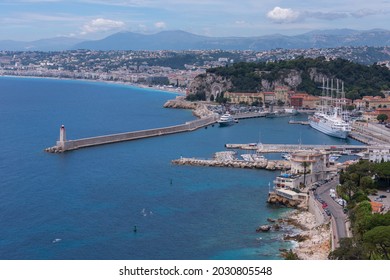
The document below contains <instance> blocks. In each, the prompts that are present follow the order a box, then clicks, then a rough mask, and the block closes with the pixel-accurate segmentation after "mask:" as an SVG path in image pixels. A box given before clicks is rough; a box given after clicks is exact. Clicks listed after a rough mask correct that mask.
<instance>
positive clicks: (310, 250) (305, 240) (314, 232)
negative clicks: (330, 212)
mask: <svg viewBox="0 0 390 280" xmlns="http://www.w3.org/2000/svg"><path fill="white" fill-rule="evenodd" d="M286 222H287V223H288V224H290V225H293V226H294V227H295V228H297V229H298V230H299V231H300V232H299V234H296V235H286V236H285V237H284V240H294V241H296V246H295V247H294V248H293V249H292V251H293V253H295V254H296V255H297V256H298V258H299V259H301V260H327V259H328V255H329V253H330V250H331V230H330V223H325V224H318V223H317V221H316V219H315V216H314V215H313V214H311V213H310V212H308V211H294V212H292V213H291V214H289V215H288V217H287V219H286Z"/></svg>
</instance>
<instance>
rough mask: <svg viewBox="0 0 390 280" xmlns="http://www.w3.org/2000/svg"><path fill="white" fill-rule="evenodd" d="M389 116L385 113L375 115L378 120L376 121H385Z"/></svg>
mask: <svg viewBox="0 0 390 280" xmlns="http://www.w3.org/2000/svg"><path fill="white" fill-rule="evenodd" d="M388 118H389V117H388V116H387V115H386V114H379V115H378V116H377V117H376V119H377V120H378V121H380V122H382V123H383V122H384V121H386V120H387V119H388Z"/></svg>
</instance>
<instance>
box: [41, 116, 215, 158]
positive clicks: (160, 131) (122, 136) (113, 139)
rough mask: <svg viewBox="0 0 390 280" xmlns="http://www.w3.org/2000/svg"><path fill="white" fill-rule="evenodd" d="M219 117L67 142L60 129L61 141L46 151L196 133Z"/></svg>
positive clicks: (63, 128) (69, 149)
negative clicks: (190, 132)
mask: <svg viewBox="0 0 390 280" xmlns="http://www.w3.org/2000/svg"><path fill="white" fill-rule="evenodd" d="M218 118H219V117H218V115H211V116H208V117H206V118H202V119H198V120H194V121H190V122H186V123H184V124H181V125H174V126H168V127H161V128H154V129H148V130H139V131H132V132H125V133H119V134H110V135H103V136H96V137H90V138H83V139H76V140H66V133H65V127H64V126H62V127H61V128H60V140H59V141H57V144H56V145H55V146H53V147H50V148H46V149H45V151H46V152H49V153H63V152H66V151H72V150H77V149H81V148H87V147H92V146H98V145H106V144H110V143H117V142H124V141H131V140H137V139H143V138H149V137H156V136H163V135H169V134H175V133H181V132H186V131H194V130H196V129H199V128H202V127H206V126H208V125H212V124H214V123H216V122H217V120H218Z"/></svg>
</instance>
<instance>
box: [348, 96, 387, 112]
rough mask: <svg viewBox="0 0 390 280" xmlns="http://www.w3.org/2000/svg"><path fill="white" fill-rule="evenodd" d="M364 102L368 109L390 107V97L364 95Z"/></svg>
mask: <svg viewBox="0 0 390 280" xmlns="http://www.w3.org/2000/svg"><path fill="white" fill-rule="evenodd" d="M355 102H356V101H355ZM362 103H363V104H364V106H365V108H367V109H374V110H375V109H378V108H390V97H385V98H383V97H381V96H364V97H363V98H362Z"/></svg>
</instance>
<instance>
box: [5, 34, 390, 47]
mask: <svg viewBox="0 0 390 280" xmlns="http://www.w3.org/2000/svg"><path fill="white" fill-rule="evenodd" d="M345 46H352V47H357V46H373V47H381V46H390V31H389V30H384V29H372V30H365V31H359V30H352V29H332V30H315V31H311V32H308V33H304V34H300V35H294V36H286V35H281V34H274V35H266V36H258V37H208V36H201V35H195V34H192V33H188V32H185V31H180V30H177V31H162V32H159V33H156V34H140V33H133V32H119V33H115V34H113V35H110V36H108V37H106V38H104V39H101V40H93V41H85V40H82V39H76V38H67V37H58V38H51V39H42V40H37V41H31V42H21V41H11V40H3V41H1V40H0V50H8V51H61V50H73V49H91V50H105V51H107V50H150V51H152V50H211V49H220V50H254V51H262V50H270V49H277V48H283V49H308V48H334V47H345Z"/></svg>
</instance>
